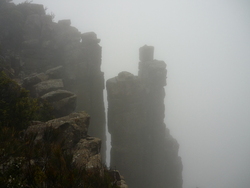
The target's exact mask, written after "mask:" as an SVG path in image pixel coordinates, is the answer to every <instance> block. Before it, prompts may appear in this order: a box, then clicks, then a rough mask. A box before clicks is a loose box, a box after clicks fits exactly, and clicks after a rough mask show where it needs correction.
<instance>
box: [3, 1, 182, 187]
mask: <svg viewBox="0 0 250 188" xmlns="http://www.w3.org/2000/svg"><path fill="white" fill-rule="evenodd" d="M6 2H7V1H0V26H1V27H0V71H4V72H5V73H6V74H7V75H8V76H9V77H11V78H12V79H15V80H16V81H17V82H18V83H19V84H20V85H21V86H22V87H24V88H26V89H27V90H29V91H30V94H31V96H32V97H34V98H40V99H43V100H46V101H48V102H50V103H51V104H52V106H53V112H52V113H53V115H54V116H55V117H56V119H54V120H50V121H48V122H36V123H35V124H33V125H32V126H30V127H29V128H28V130H27V133H35V134H38V135H37V136H36V140H41V139H43V138H44V130H45V129H47V128H48V127H50V128H52V129H54V130H59V131H61V133H62V134H61V137H60V136H59V141H61V140H64V139H65V145H64V149H66V150H68V151H69V152H72V153H73V159H74V162H76V163H77V164H79V165H80V166H81V164H82V165H87V167H90V168H91V167H94V166H98V165H100V163H101V157H102V161H105V153H106V130H105V123H106V122H105V109H104V99H103V90H104V88H105V86H104V73H103V72H102V71H101V69H100V66H101V60H102V48H101V46H100V45H99V42H100V39H98V38H97V36H96V34H95V33H94V32H88V33H81V32H79V31H78V30H77V29H76V28H75V27H72V26H71V22H70V20H60V21H58V22H57V23H56V22H54V21H53V15H47V14H46V13H45V9H44V7H43V5H37V4H31V3H27V2H26V3H22V4H19V5H14V4H13V3H6ZM153 51H154V48H153V47H150V46H144V47H142V48H140V62H139V73H138V76H135V75H133V74H131V73H129V72H121V73H119V75H118V76H117V77H115V78H111V79H109V80H108V81H107V92H108V129H109V132H110V134H111V140H112V142H111V145H112V149H111V167H112V168H116V169H118V170H119V171H120V172H121V174H122V175H124V176H125V178H126V181H127V182H128V184H129V186H130V187H131V188H137V187H138V188H143V187H146V188H153V187H159V188H161V187H167V188H181V187H182V176H181V172H182V163H181V159H180V157H179V156H178V143H177V141H176V140H175V139H174V138H173V137H172V136H171V135H170V133H169V130H168V128H166V125H165V123H164V117H165V112H164V109H165V106H164V97H165V90H164V86H165V85H166V73H167V71H166V64H165V63H164V62H163V61H158V60H154V57H153ZM75 111H77V112H79V111H86V112H87V113H88V114H89V115H90V116H89V115H88V114H86V113H85V112H79V113H76V112H75ZM90 117H91V121H90ZM87 131H88V134H87ZM88 135H91V136H88ZM92 136H94V137H92ZM95 137H98V138H95ZM100 150H101V151H100ZM113 176H114V179H115V181H120V182H122V183H121V185H120V186H121V187H127V186H126V185H125V183H124V181H123V180H122V178H120V175H117V172H116V171H115V172H114V174H113Z"/></svg>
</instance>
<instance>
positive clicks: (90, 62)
mask: <svg viewBox="0 0 250 188" xmlns="http://www.w3.org/2000/svg"><path fill="white" fill-rule="evenodd" d="M3 5H4V7H3V6H2V7H0V11H1V13H0V25H1V27H0V58H3V59H5V60H6V61H5V62H8V65H7V66H5V67H2V66H1V67H2V68H1V69H4V70H5V71H6V72H8V74H9V75H11V76H12V77H13V78H15V79H16V80H17V81H18V82H19V83H22V86H23V87H25V88H26V89H28V90H30V92H31V95H32V96H33V97H43V98H47V95H51V94H52V93H51V92H55V91H57V92H58V90H59V91H60V90H65V91H68V92H71V93H72V97H71V98H67V99H65V100H63V101H62V100H61V101H60V102H58V101H57V102H54V103H53V106H54V108H55V109H56V112H55V116H56V117H61V116H64V115H66V113H69V112H73V111H74V110H75V111H87V112H88V113H89V114H90V116H91V118H92V121H91V126H90V130H89V134H90V135H93V136H95V137H98V138H100V139H101V140H102V141H103V146H102V151H101V152H102V157H103V159H104V160H105V154H106V144H105V143H106V142H105V141H106V131H105V123H106V122H105V109H104V100H103V90H104V74H103V72H102V71H101V68H100V67H101V47H100V45H99V42H100V39H98V38H97V36H96V34H95V33H94V32H89V33H83V34H82V33H81V32H79V31H78V30H77V29H76V28H75V27H73V26H71V21H70V20H60V21H58V23H55V22H54V21H53V15H47V14H46V13H45V9H44V7H43V5H38V4H32V3H28V2H26V3H22V4H19V5H14V4H12V3H4V4H3ZM48 93H50V94H48ZM57 94H58V93H57ZM57 94H55V93H53V95H57ZM74 95H75V96H74ZM60 96H63V94H62V93H61V94H60ZM53 98H54V97H53ZM76 98H77V100H76ZM62 102H63V103H64V104H62ZM69 103H72V105H71V106H69ZM65 108H68V109H69V110H65ZM58 110H63V111H62V112H60V111H58ZM66 111H67V112H66Z"/></svg>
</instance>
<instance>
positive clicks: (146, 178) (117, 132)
mask: <svg viewBox="0 0 250 188" xmlns="http://www.w3.org/2000/svg"><path fill="white" fill-rule="evenodd" d="M153 50H154V48H153V47H151V46H144V47H142V48H140V60H141V62H140V63H139V74H138V76H134V75H133V74H131V73H128V72H121V73H119V74H118V76H117V77H115V78H111V79H109V80H108V81H107V92H108V130H109V132H110V134H111V145H112V148H111V167H116V168H117V169H119V171H120V172H121V173H122V174H123V175H124V176H125V178H126V181H127V182H128V185H129V186H130V187H147V188H155V187H157V188H165V187H169V188H170V187H171V188H181V187H182V175H181V174H182V163H181V158H180V157H179V156H178V149H179V145H178V143H177V141H176V140H175V139H174V138H173V137H172V136H171V135H170V133H169V130H168V128H166V125H165V123H164V117H165V106H164V97H165V90H164V86H165V85H166V73H167V71H166V64H165V63H164V62H163V61H157V60H154V58H153Z"/></svg>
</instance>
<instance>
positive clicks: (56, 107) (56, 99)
mask: <svg viewBox="0 0 250 188" xmlns="http://www.w3.org/2000/svg"><path fill="white" fill-rule="evenodd" d="M41 98H42V99H44V100H47V101H48V102H50V104H51V105H52V107H53V115H54V116H55V117H62V116H65V115H67V114H70V113H72V112H73V111H74V110H75V108H76V99H77V97H76V95H75V94H74V93H72V92H69V91H66V90H56V91H51V92H49V93H46V94H45V95H43V96H41Z"/></svg>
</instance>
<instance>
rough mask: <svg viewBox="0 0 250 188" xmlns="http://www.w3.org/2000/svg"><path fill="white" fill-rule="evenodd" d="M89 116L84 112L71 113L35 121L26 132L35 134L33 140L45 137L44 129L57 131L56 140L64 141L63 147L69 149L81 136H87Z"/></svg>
mask: <svg viewBox="0 0 250 188" xmlns="http://www.w3.org/2000/svg"><path fill="white" fill-rule="evenodd" d="M89 122H90V116H89V115H88V114H87V113H86V112H78V113H72V114H70V115H68V116H64V117H61V118H57V119H53V120H50V121H47V122H36V123H35V125H32V126H29V127H28V129H27V130H26V134H32V133H33V134H37V135H36V138H35V140H36V141H42V140H43V139H45V136H46V135H45V134H44V133H45V130H46V129H48V128H49V129H51V130H54V131H57V132H59V136H58V138H57V140H56V141H57V142H59V143H61V142H62V141H64V145H63V147H64V149H68V150H71V149H72V148H73V147H74V146H75V145H76V144H77V143H78V142H79V141H80V140H81V139H82V138H86V137H87V132H88V127H89Z"/></svg>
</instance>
